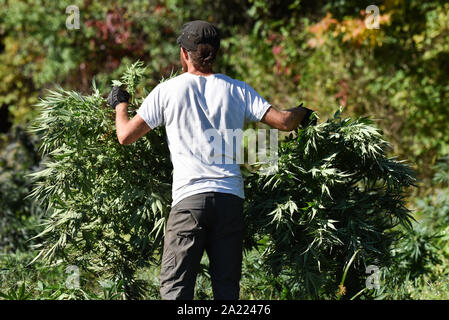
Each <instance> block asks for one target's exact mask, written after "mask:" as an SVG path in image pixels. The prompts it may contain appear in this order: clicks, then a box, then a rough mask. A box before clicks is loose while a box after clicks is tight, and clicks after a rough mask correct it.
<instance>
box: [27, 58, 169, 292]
mask: <svg viewBox="0 0 449 320" xmlns="http://www.w3.org/2000/svg"><path fill="white" fill-rule="evenodd" d="M139 66H140V64H134V65H133V66H131V67H130V68H129V69H128V71H127V72H126V73H125V75H124V76H123V78H122V81H123V82H124V83H126V84H127V85H128V90H132V89H133V88H135V86H133V84H135V83H137V82H139V81H140V78H141V77H142V75H143V72H144V70H141V68H139ZM93 90H94V92H93V94H92V95H90V96H82V95H80V94H78V93H76V92H67V91H64V90H62V89H59V90H57V91H51V92H50V94H49V95H48V96H47V97H46V98H45V99H44V100H42V101H41V102H40V108H41V110H42V111H41V115H40V117H39V118H38V119H37V120H36V123H35V126H34V132H35V133H36V134H37V135H38V136H40V137H41V139H42V146H41V148H42V152H43V154H44V156H45V160H44V162H43V163H44V166H45V168H44V169H43V170H41V171H39V172H37V173H35V174H33V177H34V179H36V181H37V186H36V188H35V190H34V191H33V196H34V197H36V198H38V199H39V200H40V201H42V202H43V204H44V205H45V207H46V212H47V213H46V223H45V229H44V230H43V231H42V233H41V234H40V235H39V236H44V235H45V237H46V242H45V243H44V244H43V247H42V248H41V251H40V253H39V255H38V256H37V257H42V258H45V259H48V260H49V261H52V260H54V258H56V257H61V256H63V257H65V260H66V261H68V262H70V264H73V265H77V266H79V267H83V268H84V269H85V270H89V271H92V272H94V273H96V274H100V273H101V274H103V275H109V276H110V277H113V278H114V280H117V281H118V280H122V281H123V284H124V287H125V291H126V293H127V295H128V297H137V296H140V295H141V294H142V289H143V288H142V286H141V283H140V282H139V281H135V279H134V278H133V276H134V272H135V270H136V269H137V268H139V267H142V266H146V265H148V264H149V263H151V262H154V261H155V259H157V258H156V257H157V254H158V252H159V251H158V250H159V247H160V243H161V240H162V236H163V228H164V226H165V219H166V216H167V214H168V210H169V207H170V203H171V185H170V180H171V164H170V160H169V157H168V148H167V145H166V143H164V141H165V140H164V139H163V138H162V137H163V132H162V131H161V130H154V131H152V132H151V133H150V134H149V135H147V136H146V137H144V138H142V139H140V140H139V141H138V142H137V143H135V144H133V145H131V146H122V145H120V144H119V143H118V141H117V139H116V136H115V122H114V111H113V110H112V109H111V108H110V107H108V106H106V101H105V99H104V98H103V97H102V96H101V95H100V92H99V91H98V89H96V88H95V85H94V89H93ZM130 93H131V94H132V95H134V94H135V92H134V91H130ZM133 101H135V100H134V99H133ZM137 106H138V105H137V104H132V105H131V108H130V109H131V112H133V111H134V110H135V108H136V107H137Z"/></svg>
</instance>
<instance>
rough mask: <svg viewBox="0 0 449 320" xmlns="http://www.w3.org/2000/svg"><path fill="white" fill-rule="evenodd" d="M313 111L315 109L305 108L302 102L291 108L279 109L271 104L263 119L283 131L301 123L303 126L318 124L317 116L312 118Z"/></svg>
mask: <svg viewBox="0 0 449 320" xmlns="http://www.w3.org/2000/svg"><path fill="white" fill-rule="evenodd" d="M312 113H313V110H310V109H307V108H304V107H303V106H302V103H301V104H300V105H299V106H298V107H296V108H292V109H289V110H277V109H276V108H275V107H273V106H271V107H270V108H269V109H268V111H267V112H266V113H265V115H264V116H263V118H262V120H261V121H262V122H263V123H266V124H268V125H269V126H271V127H273V128H276V129H279V130H282V131H292V130H294V129H296V128H297V127H298V126H299V125H301V126H302V127H303V128H305V127H307V126H310V125H316V122H317V121H316V118H313V119H311V115H312Z"/></svg>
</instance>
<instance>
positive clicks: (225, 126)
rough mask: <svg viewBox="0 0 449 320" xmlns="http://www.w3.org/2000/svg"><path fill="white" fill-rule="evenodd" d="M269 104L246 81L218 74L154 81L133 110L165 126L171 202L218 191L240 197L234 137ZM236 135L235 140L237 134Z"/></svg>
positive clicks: (257, 117)
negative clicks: (171, 188) (171, 182)
mask: <svg viewBox="0 0 449 320" xmlns="http://www.w3.org/2000/svg"><path fill="white" fill-rule="evenodd" d="M269 107H270V104H269V103H268V102H266V101H265V100H264V99H263V98H262V97H261V96H260V95H259V94H258V93H257V92H256V91H255V90H254V89H253V88H251V87H250V86H249V85H247V84H246V83H245V82H242V81H238V80H235V79H232V78H230V77H228V76H225V75H223V74H212V75H209V76H198V75H195V74H191V73H184V74H182V75H180V76H177V77H175V78H172V79H170V80H168V81H166V82H163V83H161V84H159V85H158V86H157V87H156V88H155V89H154V90H153V91H152V92H151V93H150V94H149V95H148V97H147V98H146V99H145V101H144V103H143V104H142V106H141V108H140V109H139V110H138V114H139V115H140V116H141V117H142V118H143V119H144V120H145V122H146V123H147V124H148V125H149V126H150V127H151V128H156V127H158V126H161V125H164V126H165V127H166V131H167V138H168V143H169V148H170V153H171V159H172V162H173V167H174V172H173V205H175V204H176V203H177V202H179V201H180V200H182V199H183V198H186V197H188V196H190V195H193V194H197V193H202V192H223V193H231V194H234V195H237V196H239V197H241V198H243V197H244V193H243V180H242V177H241V173H240V168H239V163H238V162H236V159H235V156H236V152H238V150H236V146H238V145H239V144H240V143H241V141H236V140H234V139H235V138H233V135H234V134H235V133H236V132H238V131H239V130H242V129H243V126H244V124H245V123H247V122H253V121H260V119H261V118H262V117H263V115H264V114H265V112H266V111H267V109H268V108H269ZM236 137H237V138H236V139H239V137H238V134H237V135H236Z"/></svg>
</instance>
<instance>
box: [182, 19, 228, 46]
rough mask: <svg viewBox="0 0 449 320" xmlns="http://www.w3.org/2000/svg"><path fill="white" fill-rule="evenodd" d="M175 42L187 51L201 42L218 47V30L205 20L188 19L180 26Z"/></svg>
mask: <svg viewBox="0 0 449 320" xmlns="http://www.w3.org/2000/svg"><path fill="white" fill-rule="evenodd" d="M176 42H177V43H178V44H179V45H180V46H181V47H183V48H184V49H186V50H187V51H195V50H196V48H197V47H198V45H199V44H201V43H209V44H211V45H212V46H214V47H215V48H216V49H219V48H220V31H219V30H218V28H217V27H215V26H214V25H213V24H210V23H209V22H207V21H202V20H195V21H190V22H187V23H186V24H184V25H183V26H182V29H181V34H180V35H179V37H178V40H177V41H176Z"/></svg>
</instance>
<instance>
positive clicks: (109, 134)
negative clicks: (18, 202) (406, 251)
mask: <svg viewBox="0 0 449 320" xmlns="http://www.w3.org/2000/svg"><path fill="white" fill-rule="evenodd" d="M144 73H145V69H144V68H143V66H142V64H141V63H136V64H134V65H132V66H130V67H129V68H128V70H127V71H126V72H125V74H124V75H123V76H122V78H121V79H120V80H116V81H114V82H113V84H114V85H122V86H125V87H126V88H127V90H128V92H129V93H130V94H131V97H132V98H131V106H130V108H129V110H130V115H131V116H132V115H134V114H135V110H136V108H137V107H138V106H139V105H140V103H141V102H142V100H143V96H144V95H145V94H146V92H148V91H144V90H143V89H141V86H140V85H139V83H140V81H141V78H142V77H143V75H144ZM107 91H108V90H107ZM107 91H105V92H100V90H99V89H98V88H96V86H95V84H94V85H93V93H92V94H91V95H89V96H83V95H81V94H79V93H77V92H73V91H65V90H63V89H61V88H59V89H57V90H55V91H51V92H50V93H49V95H48V96H47V97H46V98H45V99H43V100H42V101H41V102H40V104H39V106H40V108H41V111H40V117H39V118H38V119H37V121H36V122H35V124H34V127H33V128H34V129H33V130H34V132H35V133H37V134H38V135H39V136H40V138H41V140H42V145H41V149H42V152H43V154H44V158H45V160H44V167H43V169H42V170H41V171H39V172H37V173H35V174H34V175H33V177H34V179H35V183H36V187H35V189H34V191H33V193H32V196H33V197H35V198H37V199H39V200H40V201H41V202H42V203H43V204H44V205H45V206H46V215H45V217H46V222H45V228H44V230H43V232H42V233H41V234H40V235H39V238H40V239H42V243H41V247H40V251H39V254H38V255H37V257H36V259H39V258H42V259H44V260H46V261H53V262H58V261H65V263H67V264H71V265H76V266H78V267H79V268H83V269H84V270H87V271H89V272H93V273H94V274H96V275H98V276H102V277H103V278H104V277H106V278H109V279H110V280H114V281H116V282H117V283H118V282H120V283H122V284H123V287H124V291H125V293H126V297H127V298H137V297H141V296H142V294H143V291H144V286H143V283H141V282H139V281H137V280H136V276H135V274H136V270H138V268H140V267H145V266H149V265H151V264H157V263H158V259H160V253H161V244H162V239H163V233H164V227H165V222H166V218H167V215H168V212H169V209H170V203H171V192H170V187H171V170H172V168H171V163H170V157H169V151H168V148H167V144H166V138H165V132H164V131H163V130H162V129H156V130H151V131H150V132H149V133H148V134H147V135H146V136H145V137H143V138H141V139H140V140H138V141H137V142H135V143H134V144H132V145H128V146H122V145H120V144H119V143H118V141H117V138H116V132H115V123H114V115H115V112H114V111H113V110H112V109H111V108H110V107H108V106H106V100H105V98H104V97H105V96H106V95H107V93H108V92H107ZM387 148H388V145H387V143H386V142H385V141H384V140H383V139H382V136H381V133H380V132H379V131H378V130H377V129H376V128H375V127H374V126H373V125H372V124H371V123H370V122H369V120H368V119H366V118H362V119H357V120H352V119H350V118H346V119H344V118H341V112H340V111H339V112H337V113H336V115H335V116H334V118H332V119H330V120H328V121H327V122H324V123H321V124H319V125H318V126H315V127H309V128H307V129H305V130H299V131H297V132H296V134H295V135H293V134H292V135H290V136H289V137H288V138H287V139H286V140H285V141H282V142H281V144H280V146H279V163H278V170H277V171H275V172H270V173H268V174H267V173H266V172H263V173H262V172H259V171H253V172H252V173H250V174H249V175H248V176H247V177H246V197H247V201H246V208H245V216H246V220H247V231H248V232H247V236H246V239H245V243H246V244H247V247H254V246H257V247H258V248H260V246H262V247H263V248H264V250H265V251H264V253H263V255H262V260H261V261H262V263H264V264H266V265H268V266H270V269H268V270H270V272H271V275H269V277H270V279H274V278H276V277H277V276H278V275H280V277H279V279H282V280H280V281H279V282H283V284H282V286H284V288H288V292H287V293H282V297H285V298H289V297H298V296H303V297H304V296H307V297H310V296H315V297H316V296H319V297H335V292H336V289H337V286H338V283H340V279H341V278H342V276H343V270H344V268H345V267H346V270H348V268H349V267H351V270H350V272H349V274H347V277H346V282H344V281H341V284H342V285H341V286H340V291H343V289H344V287H343V283H344V285H345V286H346V287H347V288H348V292H349V293H350V292H355V291H357V290H359V289H361V288H362V287H363V284H364V279H365V278H366V274H365V268H364V266H367V265H369V264H374V265H377V266H379V267H384V266H387V265H388V264H389V263H391V259H390V258H391V257H390V253H389V247H390V245H391V244H392V242H394V241H395V239H396V238H397V235H396V233H395V230H394V228H395V226H397V225H398V224H399V225H403V226H405V227H410V219H411V216H410V213H409V211H408V210H407V209H406V208H405V206H404V196H405V195H404V192H405V191H406V190H407V188H408V187H409V186H411V185H413V182H414V177H413V172H412V171H411V170H410V169H409V168H408V167H407V166H406V165H405V164H404V163H402V162H400V161H397V160H396V159H394V158H389V157H387V155H386V152H387ZM351 258H353V259H354V262H353V263H352V264H351V263H350V261H351ZM346 273H347V272H346ZM346 273H345V275H346ZM341 293H342V292H340V294H341Z"/></svg>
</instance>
